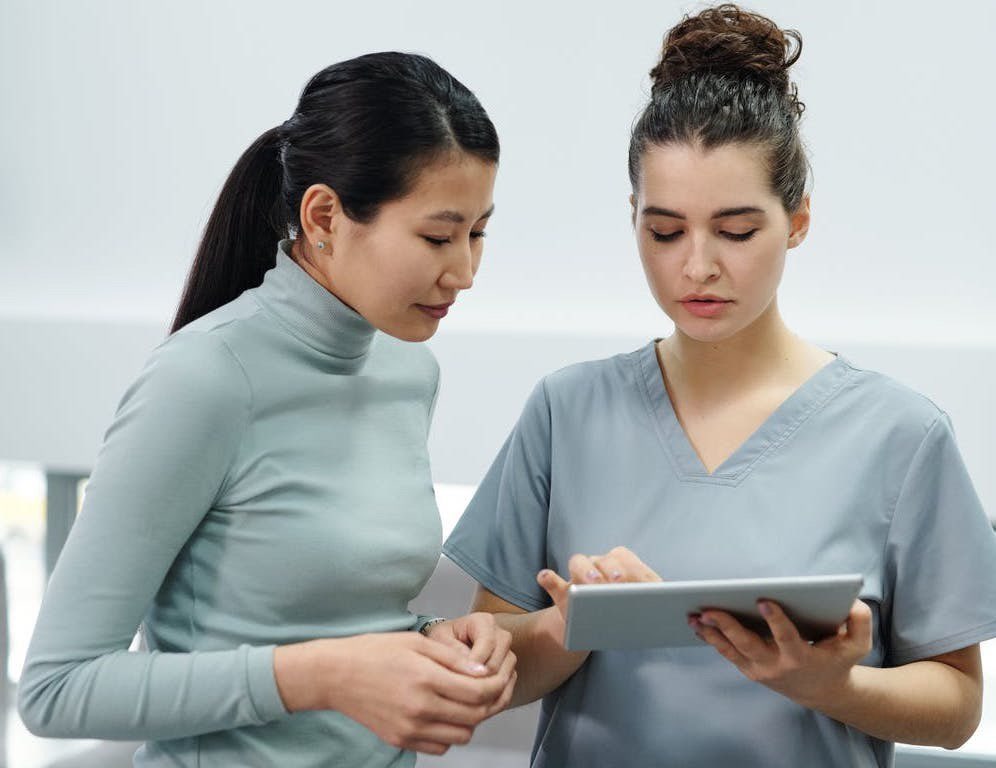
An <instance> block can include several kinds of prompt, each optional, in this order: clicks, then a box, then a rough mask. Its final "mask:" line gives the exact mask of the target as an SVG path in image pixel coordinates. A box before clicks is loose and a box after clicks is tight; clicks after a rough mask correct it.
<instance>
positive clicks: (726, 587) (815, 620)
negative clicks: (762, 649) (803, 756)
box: [564, 574, 863, 650]
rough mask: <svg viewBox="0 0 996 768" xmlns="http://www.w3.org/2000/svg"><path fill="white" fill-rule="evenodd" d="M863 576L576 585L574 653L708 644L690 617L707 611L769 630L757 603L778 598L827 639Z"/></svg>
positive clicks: (806, 631) (570, 612)
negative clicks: (694, 628)
mask: <svg viewBox="0 0 996 768" xmlns="http://www.w3.org/2000/svg"><path fill="white" fill-rule="evenodd" d="M862 582H863V579H862V577H861V575H860V574H838V575H833V576H798V577H787V578H769V579H722V580H707V581H655V582H649V583H648V582H639V583H626V584H573V585H571V586H570V588H569V589H568V591H567V629H566V631H565V633H564V647H565V648H567V649H569V650H609V649H624V648H669V647H675V646H689V645H703V644H704V641H702V640H700V639H699V638H698V637H697V636H696V635H695V632H694V630H692V628H691V627H689V626H688V616H689V614H692V613H699V612H701V611H704V610H706V609H708V608H712V609H714V610H722V611H726V612H727V613H730V614H732V615H733V616H734V617H736V618H737V619H738V620H739V621H741V622H742V623H743V624H744V625H745V626H746V627H748V628H750V629H752V630H754V631H755V632H757V633H758V634H761V635H767V634H769V632H768V629H767V626H768V625H767V623H766V622H765V621H764V619H763V618H762V617H761V613H760V611H759V610H758V608H757V601H758V600H762V599H764V600H771V601H773V602H776V603H778V604H779V605H780V606H781V607H782V609H783V610H784V611H785V612H786V613H787V614H788V616H789V617H790V618H791V619H792V620H793V621H794V622H795V625H796V626H797V627H798V629H799V633H800V634H801V635H802V636H803V637H804V638H805V639H807V640H813V641H815V640H820V639H822V638H824V637H829V636H830V635H832V634H834V633H835V632H836V631H837V628H838V627H839V626H840V625H841V624H843V623H844V621H846V619H847V615H848V613H849V611H850V609H851V605H852V603H853V602H854V600H855V598H857V596H858V591H859V590H860V589H861V585H862Z"/></svg>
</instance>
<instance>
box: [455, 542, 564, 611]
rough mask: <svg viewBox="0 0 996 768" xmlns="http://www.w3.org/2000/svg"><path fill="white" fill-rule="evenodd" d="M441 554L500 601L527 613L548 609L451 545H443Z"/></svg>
mask: <svg viewBox="0 0 996 768" xmlns="http://www.w3.org/2000/svg"><path fill="white" fill-rule="evenodd" d="M443 554H444V555H446V556H447V557H448V558H449V559H450V560H452V561H453V562H454V563H456V564H457V565H458V566H460V567H461V568H462V569H463V570H464V571H466V572H467V573H468V574H469V575H471V576H473V577H474V579H475V580H476V581H477V582H478V583H479V584H480V585H481V586H482V587H485V588H487V589H488V590H490V591H491V592H493V593H494V594H496V595H497V596H498V597H500V598H501V599H502V600H505V601H507V602H509V603H512V604H514V605H517V606H518V607H519V608H522V609H523V610H527V611H541V610H543V609H544V608H549V607H550V606H548V605H543V604H541V603H540V602H539V601H538V600H536V599H535V598H533V597H532V596H531V595H527V594H526V593H525V592H520V591H519V590H517V589H516V588H515V587H511V586H509V585H508V584H506V583H505V582H503V581H502V580H501V579H500V578H498V576H497V575H495V574H494V573H492V572H491V571H490V570H488V569H487V568H485V567H484V566H482V565H478V564H477V563H476V562H474V561H473V560H472V559H471V558H470V556H469V555H467V554H465V553H464V552H461V551H460V550H459V549H458V548H457V547H456V546H454V545H453V544H449V543H447V544H445V545H444V546H443Z"/></svg>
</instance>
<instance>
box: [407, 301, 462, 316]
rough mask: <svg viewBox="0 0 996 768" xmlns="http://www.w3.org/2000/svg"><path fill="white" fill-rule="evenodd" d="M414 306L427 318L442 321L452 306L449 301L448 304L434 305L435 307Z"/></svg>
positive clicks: (426, 305)
mask: <svg viewBox="0 0 996 768" xmlns="http://www.w3.org/2000/svg"><path fill="white" fill-rule="evenodd" d="M415 306H416V307H418V308H419V310H421V311H422V312H424V313H425V314H427V315H428V316H429V317H431V318H434V319H436V320H442V319H443V318H444V317H446V315H447V314H448V313H449V311H450V307H452V306H453V302H452V301H451V302H449V303H448V304H435V305H429V304H416V305H415Z"/></svg>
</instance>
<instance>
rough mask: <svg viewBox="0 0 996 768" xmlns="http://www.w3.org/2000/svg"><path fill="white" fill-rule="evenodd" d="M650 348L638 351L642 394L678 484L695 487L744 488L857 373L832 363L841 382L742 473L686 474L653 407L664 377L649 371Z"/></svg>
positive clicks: (748, 439) (813, 404)
mask: <svg viewBox="0 0 996 768" xmlns="http://www.w3.org/2000/svg"><path fill="white" fill-rule="evenodd" d="M653 344H654V342H651V345H653ZM646 349H647V348H646V347H643V348H642V349H641V350H639V351H638V353H637V356H636V361H637V365H638V366H639V370H638V374H639V375H638V377H637V378H638V379H639V380H640V384H641V392H642V394H643V400H644V404H645V405H646V407H647V410H648V412H649V413H650V418H651V421H652V422H653V425H654V433H655V434H656V435H657V439H658V441H659V442H660V443H661V445H662V446H663V448H664V453H665V454H666V455H667V457H668V459H669V461H670V462H671V467H672V468H673V469H674V472H675V475H676V476H677V478H678V481H679V482H681V483H692V484H698V485H725V486H728V487H736V486H738V485H740V484H741V483H742V482H743V481H744V480H745V479H746V478H747V477H748V476H749V475H750V473H751V472H752V471H753V469H754V467H755V466H756V465H757V464H758V462H760V461H762V460H763V459H764V458H765V457H767V456H768V455H770V454H771V453H772V452H773V451H776V450H777V449H779V448H781V446H782V445H784V444H785V442H786V441H788V439H789V438H790V437H792V435H794V434H795V433H796V432H797V431H798V430H799V429H800V428H801V427H802V425H803V424H805V423H806V422H807V421H808V420H809V419H810V418H812V416H813V415H814V414H816V413H818V412H819V411H820V410H821V409H823V408H824V407H826V405H827V403H829V402H830V400H832V399H833V397H834V396H835V395H836V394H837V393H838V392H839V391H840V390H841V388H843V386H844V385H845V384H846V383H847V382H848V381H849V380H850V378H851V375H852V373H853V372H854V368H853V367H852V366H851V365H850V364H849V363H848V362H847V360H845V359H844V358H841V357H839V356H838V357H837V358H836V360H834V361H831V362H830V363H829V365H833V364H834V363H835V362H837V361H839V362H840V363H841V364H842V368H841V371H840V380H839V381H837V382H836V383H835V384H834V385H833V386H832V387H830V388H829V390H828V391H827V392H826V394H825V395H824V396H823V397H821V398H818V399H816V400H814V401H813V402H812V403H811V404H810V406H809V407H808V408H806V409H805V410H803V411H802V412H801V413H799V414H798V415H797V416H796V418H795V419H794V420H793V421H792V422H790V423H789V424H788V425H786V427H785V428H784V430H783V431H782V432H781V433H780V434H779V435H778V436H777V437H776V438H774V439H772V440H771V442H769V443H768V445H767V446H765V447H764V449H763V450H761V452H760V453H758V455H757V456H755V457H754V458H753V459H752V460H751V461H750V463H748V464H747V465H746V466H745V467H743V468H742V469H740V470H739V472H737V473H733V474H726V473H723V474H715V473H714V474H709V473H708V472H685V471H683V470H682V469H681V465H680V462H679V461H678V459H677V457H676V456H675V455H674V453H673V452H672V450H671V446H670V445H669V444H668V440H667V436H666V435H665V434H664V433H663V431H662V430H663V427H662V425H661V423H660V420H661V417H660V414H658V413H657V411H656V410H655V409H654V406H653V396H652V394H651V392H650V380H651V378H652V376H653V375H654V374H655V373H656V375H657V376H658V377H659V376H660V375H661V374H660V370H659V365H658V366H657V367H658V370H657V371H655V372H651V371H650V370H649V368H648V365H649V363H648V362H647V360H646V359H644V355H645V353H646ZM656 357H657V355H656V350H655V352H654V358H655V360H656ZM824 370H825V369H820V371H817V372H816V374H814V376H818V375H819V374H820V373H822V372H823V371H824ZM810 381H811V380H810ZM808 383H809V381H806V382H803V384H802V385H801V387H800V388H799V389H801V388H802V387H805V386H806V385H807V384H808ZM661 385H662V386H663V382H662V384H661ZM799 389H797V390H796V392H794V393H793V395H790V397H792V396H794V395H795V394H797V393H798V391H799ZM671 407H672V408H673V407H674V406H673V404H671ZM780 407H781V406H779V408H780ZM775 410H776V411H777V410H778V409H775ZM676 418H677V417H676ZM769 418H770V417H769ZM766 423H767V420H766V421H765V424H766ZM763 427H764V424H762V426H761V427H759V428H758V430H760V429H763ZM756 434H757V431H755V432H754V433H752V434H751V435H750V436H749V437H748V438H747V440H746V441H745V443H744V444H746V442H749V441H750V440H751V439H753V437H754V436H755V435H756ZM684 437H685V439H686V440H687V439H688V438H687V435H685V436H684ZM744 444H741V445H740V446H739V447H738V448H737V449H736V450H735V451H734V452H733V454H731V455H730V456H729V457H727V460H729V459H730V458H733V457H734V456H736V455H737V454H738V453H740V451H741V449H742V448H743V446H744ZM724 463H725V462H724Z"/></svg>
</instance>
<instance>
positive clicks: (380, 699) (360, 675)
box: [273, 632, 514, 755]
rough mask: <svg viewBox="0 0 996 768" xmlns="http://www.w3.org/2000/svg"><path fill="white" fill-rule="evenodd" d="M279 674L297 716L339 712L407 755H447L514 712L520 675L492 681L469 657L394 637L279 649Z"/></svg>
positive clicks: (505, 672)
mask: <svg viewBox="0 0 996 768" xmlns="http://www.w3.org/2000/svg"><path fill="white" fill-rule="evenodd" d="M273 665H274V673H275V675H276V679H277V688H278V690H279V691H280V696H281V698H282V699H283V702H284V706H285V707H286V708H287V709H288V711H290V712H296V711H301V710H335V711H337V712H341V713H342V714H344V715H346V716H347V717H349V718H350V719H352V720H355V721H356V722H358V723H360V724H361V725H364V726H366V727H367V728H369V729H370V730H371V731H373V732H374V733H375V734H377V736H378V737H380V738H381V739H382V740H383V741H385V742H387V743H388V744H390V745H392V746H394V747H398V748H400V749H410V750H414V751H416V752H426V753H428V754H432V755H441V754H443V753H444V752H446V750H447V749H449V747H450V746H452V745H454V744H466V743H467V742H468V741H470V737H471V736H472V735H473V733H474V728H475V726H477V724H478V723H480V722H481V721H483V720H485V719H487V718H488V717H491V716H492V715H493V714H496V713H497V712H500V711H501V710H503V709H504V708H505V707H506V706H507V705H508V702H509V700H510V699H511V695H512V687H513V685H514V670H512V669H509V668H508V667H507V666H506V667H503V668H502V669H501V670H499V672H497V673H494V674H492V673H491V672H490V671H489V670H488V668H487V667H485V666H484V665H483V664H480V663H478V662H476V661H474V660H473V659H471V657H470V652H469V650H462V649H459V648H456V647H454V646H451V645H446V644H443V643H440V642H438V641H436V640H431V639H429V638H427V637H423V636H422V635H421V634H419V633H418V632H390V633H382V634H370V635H355V636H353V637H344V638H334V639H333V638H330V639H321V640H311V641H308V642H305V643H298V644H295V645H285V646H278V647H277V649H276V651H275V652H274V660H273Z"/></svg>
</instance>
